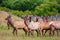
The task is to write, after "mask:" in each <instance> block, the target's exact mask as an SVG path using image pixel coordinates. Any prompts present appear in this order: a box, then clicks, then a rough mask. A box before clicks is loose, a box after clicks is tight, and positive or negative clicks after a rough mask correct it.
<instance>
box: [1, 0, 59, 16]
mask: <svg viewBox="0 0 60 40" xmlns="http://www.w3.org/2000/svg"><path fill="white" fill-rule="evenodd" d="M0 6H1V7H0V10H4V11H9V12H11V13H12V14H14V15H17V16H22V15H24V14H25V15H28V14H33V15H38V16H40V15H46V16H48V15H49V16H50V15H56V14H57V13H60V0H0Z"/></svg>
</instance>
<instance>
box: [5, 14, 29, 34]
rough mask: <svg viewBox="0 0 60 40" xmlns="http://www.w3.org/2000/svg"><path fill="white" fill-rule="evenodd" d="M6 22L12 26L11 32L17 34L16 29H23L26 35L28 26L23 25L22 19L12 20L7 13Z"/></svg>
mask: <svg viewBox="0 0 60 40" xmlns="http://www.w3.org/2000/svg"><path fill="white" fill-rule="evenodd" d="M6 20H7V24H8V26H9V25H10V26H11V27H12V28H13V34H15V35H17V30H18V29H23V30H24V31H25V33H26V34H27V35H28V32H29V30H28V27H27V26H26V25H25V22H24V21H15V22H14V21H12V18H11V15H9V16H8V17H7V18H6Z"/></svg>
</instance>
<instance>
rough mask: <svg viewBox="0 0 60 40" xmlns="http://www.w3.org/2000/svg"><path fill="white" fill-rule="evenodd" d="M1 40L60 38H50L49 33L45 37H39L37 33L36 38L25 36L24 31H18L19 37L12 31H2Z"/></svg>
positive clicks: (56, 38)
mask: <svg viewBox="0 0 60 40" xmlns="http://www.w3.org/2000/svg"><path fill="white" fill-rule="evenodd" d="M0 40H60V36H57V35H54V36H49V35H48V33H47V34H46V35H45V36H39V37H37V35H36V32H34V36H29V37H28V36H25V33H24V31H23V30H18V36H14V35H13V34H12V30H11V29H10V30H0Z"/></svg>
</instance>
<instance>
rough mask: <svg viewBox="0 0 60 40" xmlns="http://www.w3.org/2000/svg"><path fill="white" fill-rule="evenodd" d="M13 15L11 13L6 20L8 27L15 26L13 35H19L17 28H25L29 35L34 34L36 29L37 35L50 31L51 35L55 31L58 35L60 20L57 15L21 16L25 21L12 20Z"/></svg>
mask: <svg viewBox="0 0 60 40" xmlns="http://www.w3.org/2000/svg"><path fill="white" fill-rule="evenodd" d="M11 17H12V16H11V15H9V16H7V18H6V19H5V20H7V25H8V29H9V28H10V26H11V27H12V28H13V35H16V36H17V30H18V29H23V30H24V32H25V34H26V35H27V36H29V35H34V31H36V32H37V36H39V35H45V34H46V32H47V31H49V32H48V33H49V35H51V36H52V35H54V34H55V31H56V32H57V35H58V33H59V31H57V30H60V20H59V18H57V16H55V17H54V16H49V17H48V16H33V15H24V16H22V17H21V19H23V21H12V18H11Z"/></svg>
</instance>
